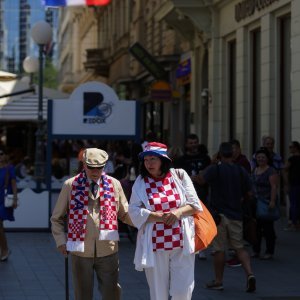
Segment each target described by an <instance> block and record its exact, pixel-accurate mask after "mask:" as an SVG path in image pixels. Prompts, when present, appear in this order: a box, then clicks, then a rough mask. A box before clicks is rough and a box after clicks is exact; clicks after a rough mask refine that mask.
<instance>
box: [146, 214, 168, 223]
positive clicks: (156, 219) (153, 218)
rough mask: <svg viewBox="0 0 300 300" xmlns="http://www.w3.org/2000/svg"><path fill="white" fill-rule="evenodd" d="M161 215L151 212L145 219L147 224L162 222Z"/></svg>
mask: <svg viewBox="0 0 300 300" xmlns="http://www.w3.org/2000/svg"><path fill="white" fill-rule="evenodd" d="M163 215H164V213H161V212H156V211H152V212H151V213H150V215H149V217H148V219H147V222H148V223H149V222H153V223H155V222H164V220H163Z"/></svg>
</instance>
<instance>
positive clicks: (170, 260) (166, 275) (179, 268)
mask: <svg viewBox="0 0 300 300" xmlns="http://www.w3.org/2000/svg"><path fill="white" fill-rule="evenodd" d="M154 255H155V262H156V263H155V266H154V268H146V269H145V273H146V278H147V282H148V285H149V288H150V298H151V300H168V299H169V294H170V295H171V297H172V298H171V299H172V300H191V298H192V293H193V290H194V285H195V282H194V267H195V255H194V254H191V255H183V251H182V249H175V250H171V251H156V252H154Z"/></svg>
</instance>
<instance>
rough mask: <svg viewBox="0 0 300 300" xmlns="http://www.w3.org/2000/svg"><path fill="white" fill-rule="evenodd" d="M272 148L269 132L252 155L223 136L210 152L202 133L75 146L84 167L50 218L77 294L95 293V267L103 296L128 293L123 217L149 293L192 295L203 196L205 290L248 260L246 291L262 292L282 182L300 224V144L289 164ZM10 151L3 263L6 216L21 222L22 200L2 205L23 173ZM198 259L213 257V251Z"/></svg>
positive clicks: (219, 285)
mask: <svg viewBox="0 0 300 300" xmlns="http://www.w3.org/2000/svg"><path fill="white" fill-rule="evenodd" d="M63 146H65V145H63ZM274 146H275V141H274V139H273V138H272V137H271V136H266V137H263V139H262V145H261V147H260V148H259V149H257V151H256V152H255V153H254V154H253V156H252V157H251V158H250V159H248V158H247V157H246V155H245V154H243V153H242V149H241V145H240V142H239V141H238V140H231V141H228V142H222V143H221V144H220V147H219V151H218V152H217V153H215V154H213V155H211V156H210V155H209V153H208V150H207V147H206V146H205V145H203V144H200V142H199V138H198V136H197V135H196V134H190V135H188V136H187V137H186V141H185V147H184V149H181V148H180V147H177V146H176V147H175V146H174V147H172V146H171V147H169V148H167V146H166V145H165V144H162V143H160V142H158V141H157V140H156V138H155V136H154V135H149V136H148V138H147V140H145V141H144V142H143V143H142V144H136V143H134V142H132V141H121V142H120V141H119V142H110V143H105V144H101V145H100V146H98V145H97V146H96V147H95V146H94V145H86V144H84V145H83V144H80V143H78V144H76V149H75V148H74V149H73V150H72V151H73V152H75V151H76V152H77V156H78V167H77V170H76V174H73V175H74V176H72V177H71V178H69V179H67V180H66V181H65V182H64V184H63V186H62V189H61V192H60V195H59V197H58V200H57V202H56V205H55V208H54V210H53V214H52V217H51V222H52V233H53V236H54V238H55V241H56V244H57V247H58V249H59V251H60V252H61V253H62V254H63V255H65V256H67V255H68V254H69V253H71V257H72V273H73V280H74V290H75V299H77V300H78V299H92V293H93V282H94V280H93V278H94V277H93V276H94V273H96V276H97V279H98V286H99V290H100V292H101V294H102V297H103V299H104V300H106V299H120V297H121V296H120V295H121V287H120V285H119V282H118V276H119V261H118V240H119V235H118V234H119V231H120V226H122V224H127V225H126V226H129V227H131V228H132V227H135V228H137V236H136V252H135V257H134V264H135V267H136V269H137V270H139V271H141V270H144V271H145V274H146V278H147V282H148V285H149V290H150V297H151V300H158V299H159V300H164V299H168V297H169V296H171V297H172V299H173V300H176V299H178V300H179V299H180V300H185V299H187V300H188V299H191V297H192V292H193V289H194V263H195V261H194V260H195V253H194V245H193V229H192V227H193V217H192V215H193V214H194V213H195V212H196V211H202V210H203V208H202V206H201V203H200V202H199V200H198V199H199V198H200V199H201V201H202V202H203V203H204V204H205V205H206V206H207V207H208V208H209V210H210V212H211V214H212V215H213V217H214V220H215V222H216V225H217V229H218V233H217V236H216V237H215V239H214V240H213V242H212V245H211V254H212V255H213V261H214V271H215V278H213V279H212V281H209V282H208V283H207V285H206V288H208V289H213V290H223V289H224V285H223V281H224V278H223V277H224V268H225V266H226V264H227V265H229V266H242V267H243V269H244V271H245V275H246V279H245V282H246V291H247V292H250V293H251V292H254V291H255V290H256V277H255V275H254V273H253V270H252V267H251V257H252V258H256V259H258V258H259V259H263V260H272V259H273V258H274V256H276V251H275V250H276V231H275V226H274V222H275V221H276V220H277V218H275V217H273V215H275V214H272V217H271V212H272V211H275V210H276V209H278V208H279V206H280V204H282V203H283V199H281V200H280V193H279V187H280V182H281V180H280V179H282V183H281V185H282V186H281V187H282V188H284V191H285V193H286V194H285V195H287V197H286V199H287V200H288V205H287V207H288V208H289V211H288V224H287V227H286V228H285V230H290V231H298V230H300V176H299V175H300V174H299V172H300V144H299V143H298V142H297V141H293V142H291V144H290V147H289V149H290V157H289V158H288V160H287V162H286V163H285V164H284V162H283V160H282V158H281V157H280V155H279V154H278V153H275V152H274ZM57 151H58V152H59V149H57ZM4 154H5V153H4V152H3V151H0V175H1V176H0V185H1V190H0V192H1V194H0V247H1V257H0V260H1V261H5V260H7V258H8V256H9V248H8V245H7V241H6V238H5V234H4V228H3V221H4V220H11V221H13V211H14V209H15V208H16V207H17V202H15V203H14V205H13V207H9V208H7V207H5V206H4V197H5V193H6V190H9V191H10V193H13V194H14V199H16V200H17V194H16V184H15V182H16V180H15V179H16V175H15V170H14V168H13V167H12V166H11V165H9V164H8V163H7V161H4V159H3V161H2V159H1V158H2V156H4ZM21 171H22V170H21V169H20V172H21ZM23 172H25V171H24V170H23ZM7 174H9V175H7ZM7 177H9V184H7V179H6V178H7ZM8 185H9V186H8ZM262 203H267V204H266V205H267V213H266V216H261V215H260V214H258V209H259V208H260V207H261V205H262ZM66 215H68V218H67V230H68V232H67V235H65V225H64V224H65V222H66ZM246 215H247V220H248V219H249V216H250V217H251V219H252V220H254V221H255V222H254V224H255V226H254V227H253V230H252V232H251V234H252V235H254V236H255V238H253V237H252V238H251V239H250V238H248V237H247V236H246V232H245V230H244V229H245V226H246V218H245V216H246ZM120 221H121V222H120ZM250 240H251V242H250V245H249V241H250ZM263 241H265V244H263ZM246 245H248V246H250V250H249V249H247V248H246V247H245V246H246ZM229 255H231V256H232V257H231V258H230V259H229ZM196 257H197V256H196ZM198 258H199V259H205V258H206V253H205V251H201V252H200V253H199V254H198Z"/></svg>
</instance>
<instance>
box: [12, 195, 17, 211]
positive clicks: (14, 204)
mask: <svg viewBox="0 0 300 300" xmlns="http://www.w3.org/2000/svg"><path fill="white" fill-rule="evenodd" d="M12 207H13V209H16V208H17V207H18V198H14V200H13V205H12Z"/></svg>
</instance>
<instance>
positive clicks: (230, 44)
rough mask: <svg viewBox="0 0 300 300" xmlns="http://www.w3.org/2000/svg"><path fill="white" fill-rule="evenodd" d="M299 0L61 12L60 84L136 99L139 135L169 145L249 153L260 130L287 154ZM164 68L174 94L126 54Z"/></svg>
mask: <svg viewBox="0 0 300 300" xmlns="http://www.w3.org/2000/svg"><path fill="white" fill-rule="evenodd" d="M299 21H300V1H299V0H135V1H134V0H118V1H112V2H111V4H110V5H109V6H107V7H103V8H84V9H83V8H80V9H79V8H77V9H65V10H62V13H61V26H60V35H59V36H60V41H59V45H60V47H61V53H60V65H61V89H62V90H63V91H65V92H70V91H71V90H72V89H74V87H76V86H77V85H78V84H80V83H82V82H85V81H89V80H99V81H103V82H106V83H108V84H109V85H111V86H112V87H114V89H115V90H116V91H117V93H118V94H119V95H120V98H121V99H130V98H131V99H137V100H139V101H140V102H141V103H142V114H143V118H142V124H141V126H142V133H145V132H146V131H147V130H149V129H150V130H153V131H155V132H157V133H158V134H159V136H160V137H161V138H162V139H163V140H164V141H166V142H168V143H169V144H172V145H176V144H179V145H183V139H184V136H185V135H186V134H187V133H190V132H195V133H197V134H198V135H199V137H200V140H201V142H203V143H205V144H207V145H208V147H209V151H210V153H212V152H214V151H215V150H216V149H217V148H218V145H219V143H220V142H221V141H226V140H229V139H232V138H237V139H239V140H240V141H241V144H242V146H243V150H244V152H245V153H246V154H248V155H250V154H251V153H252V152H253V151H254V150H255V149H256V148H257V147H258V146H260V143H261V137H262V136H263V135H272V136H273V137H274V138H275V140H276V150H277V151H279V152H280V153H282V155H283V156H285V157H287V155H288V151H287V147H288V144H289V142H290V141H291V140H300V123H299V122H300V121H299V120H300V118H299V117H298V114H299V109H300V107H299V104H298V99H299V98H300V90H299V87H298V86H299V84H298V82H299V76H300V75H299V74H300V64H299V62H300V57H299V55H300V26H298V25H299ZM136 42H138V43H139V44H140V45H142V46H143V47H144V49H146V50H147V51H148V52H149V53H150V54H151V55H152V56H153V58H154V59H155V61H156V62H157V63H158V64H159V65H160V66H162V67H163V68H164V70H165V71H166V72H167V74H168V79H167V80H168V82H169V84H170V86H171V89H172V96H171V97H169V98H170V99H167V100H166V99H164V100H162V99H158V98H159V97H158V98H156V97H153V94H152V93H151V87H153V85H152V84H153V81H155V80H156V79H157V78H155V76H154V75H153V74H152V73H151V72H149V70H147V69H146V68H145V67H144V66H143V65H142V64H141V62H140V61H138V60H137V59H136V58H135V57H134V56H133V55H132V54H131V53H130V51H129V49H130V47H131V46H132V45H133V44H135V43H136Z"/></svg>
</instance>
